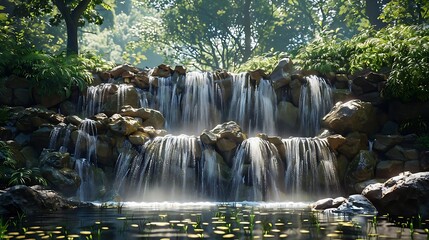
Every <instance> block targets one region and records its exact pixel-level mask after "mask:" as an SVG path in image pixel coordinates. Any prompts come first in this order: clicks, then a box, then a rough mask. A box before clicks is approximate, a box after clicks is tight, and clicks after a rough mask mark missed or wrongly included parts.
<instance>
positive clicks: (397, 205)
mask: <svg viewBox="0 0 429 240" xmlns="http://www.w3.org/2000/svg"><path fill="white" fill-rule="evenodd" d="M362 194H363V195H364V196H366V197H367V198H368V199H369V200H370V201H371V202H372V203H373V204H374V205H375V206H376V207H377V209H378V210H379V211H380V212H381V213H382V214H385V213H388V214H390V215H392V216H403V217H412V216H413V217H415V216H417V215H419V214H420V216H421V217H422V218H427V217H429V172H419V173H414V174H412V173H410V172H405V173H401V174H400V175H398V176H395V177H392V178H390V179H389V180H387V181H386V182H385V183H383V184H372V185H369V186H368V187H366V188H365V189H364V190H363V191H362Z"/></svg>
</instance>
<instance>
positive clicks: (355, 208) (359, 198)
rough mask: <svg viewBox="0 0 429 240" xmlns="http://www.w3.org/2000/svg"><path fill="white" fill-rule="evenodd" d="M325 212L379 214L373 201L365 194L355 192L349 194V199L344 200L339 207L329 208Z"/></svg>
mask: <svg viewBox="0 0 429 240" xmlns="http://www.w3.org/2000/svg"><path fill="white" fill-rule="evenodd" d="M324 212H325V213H336V214H347V215H356V214H359V215H360V214H370V215H377V213H378V211H377V209H376V208H375V207H374V205H372V203H371V202H370V201H369V200H368V199H367V198H366V197H365V196H363V195H360V194H355V195H351V196H349V198H348V199H347V201H344V202H343V203H342V204H341V205H340V206H339V207H337V208H328V209H325V210H324Z"/></svg>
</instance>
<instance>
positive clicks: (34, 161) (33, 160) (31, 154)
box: [20, 146, 39, 168]
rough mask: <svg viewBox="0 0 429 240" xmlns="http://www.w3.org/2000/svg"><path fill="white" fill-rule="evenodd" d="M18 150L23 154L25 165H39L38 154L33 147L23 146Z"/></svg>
mask: <svg viewBox="0 0 429 240" xmlns="http://www.w3.org/2000/svg"><path fill="white" fill-rule="evenodd" d="M20 152H21V154H22V155H23V156H24V159H25V161H26V167H28V168H33V167H37V166H39V155H38V153H37V152H36V150H35V149H34V148H33V147H31V146H25V147H23V148H22V149H21V151H20Z"/></svg>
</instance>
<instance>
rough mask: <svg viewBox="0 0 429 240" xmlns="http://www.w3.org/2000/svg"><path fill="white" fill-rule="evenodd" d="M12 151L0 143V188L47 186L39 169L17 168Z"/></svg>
mask: <svg viewBox="0 0 429 240" xmlns="http://www.w3.org/2000/svg"><path fill="white" fill-rule="evenodd" d="M16 164H17V163H16V161H15V160H14V159H13V154H12V150H11V149H10V147H9V146H8V145H7V143H5V142H4V141H0V188H5V187H7V186H14V185H21V184H23V185H34V184H41V185H47V182H46V179H44V178H43V177H42V175H41V174H40V171H39V168H17V166H16Z"/></svg>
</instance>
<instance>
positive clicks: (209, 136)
mask: <svg viewBox="0 0 429 240" xmlns="http://www.w3.org/2000/svg"><path fill="white" fill-rule="evenodd" d="M200 139H201V141H202V142H203V143H204V144H208V145H214V144H216V141H217V136H216V134H214V133H212V132H210V131H207V130H206V129H204V131H203V133H201V135H200Z"/></svg>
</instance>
